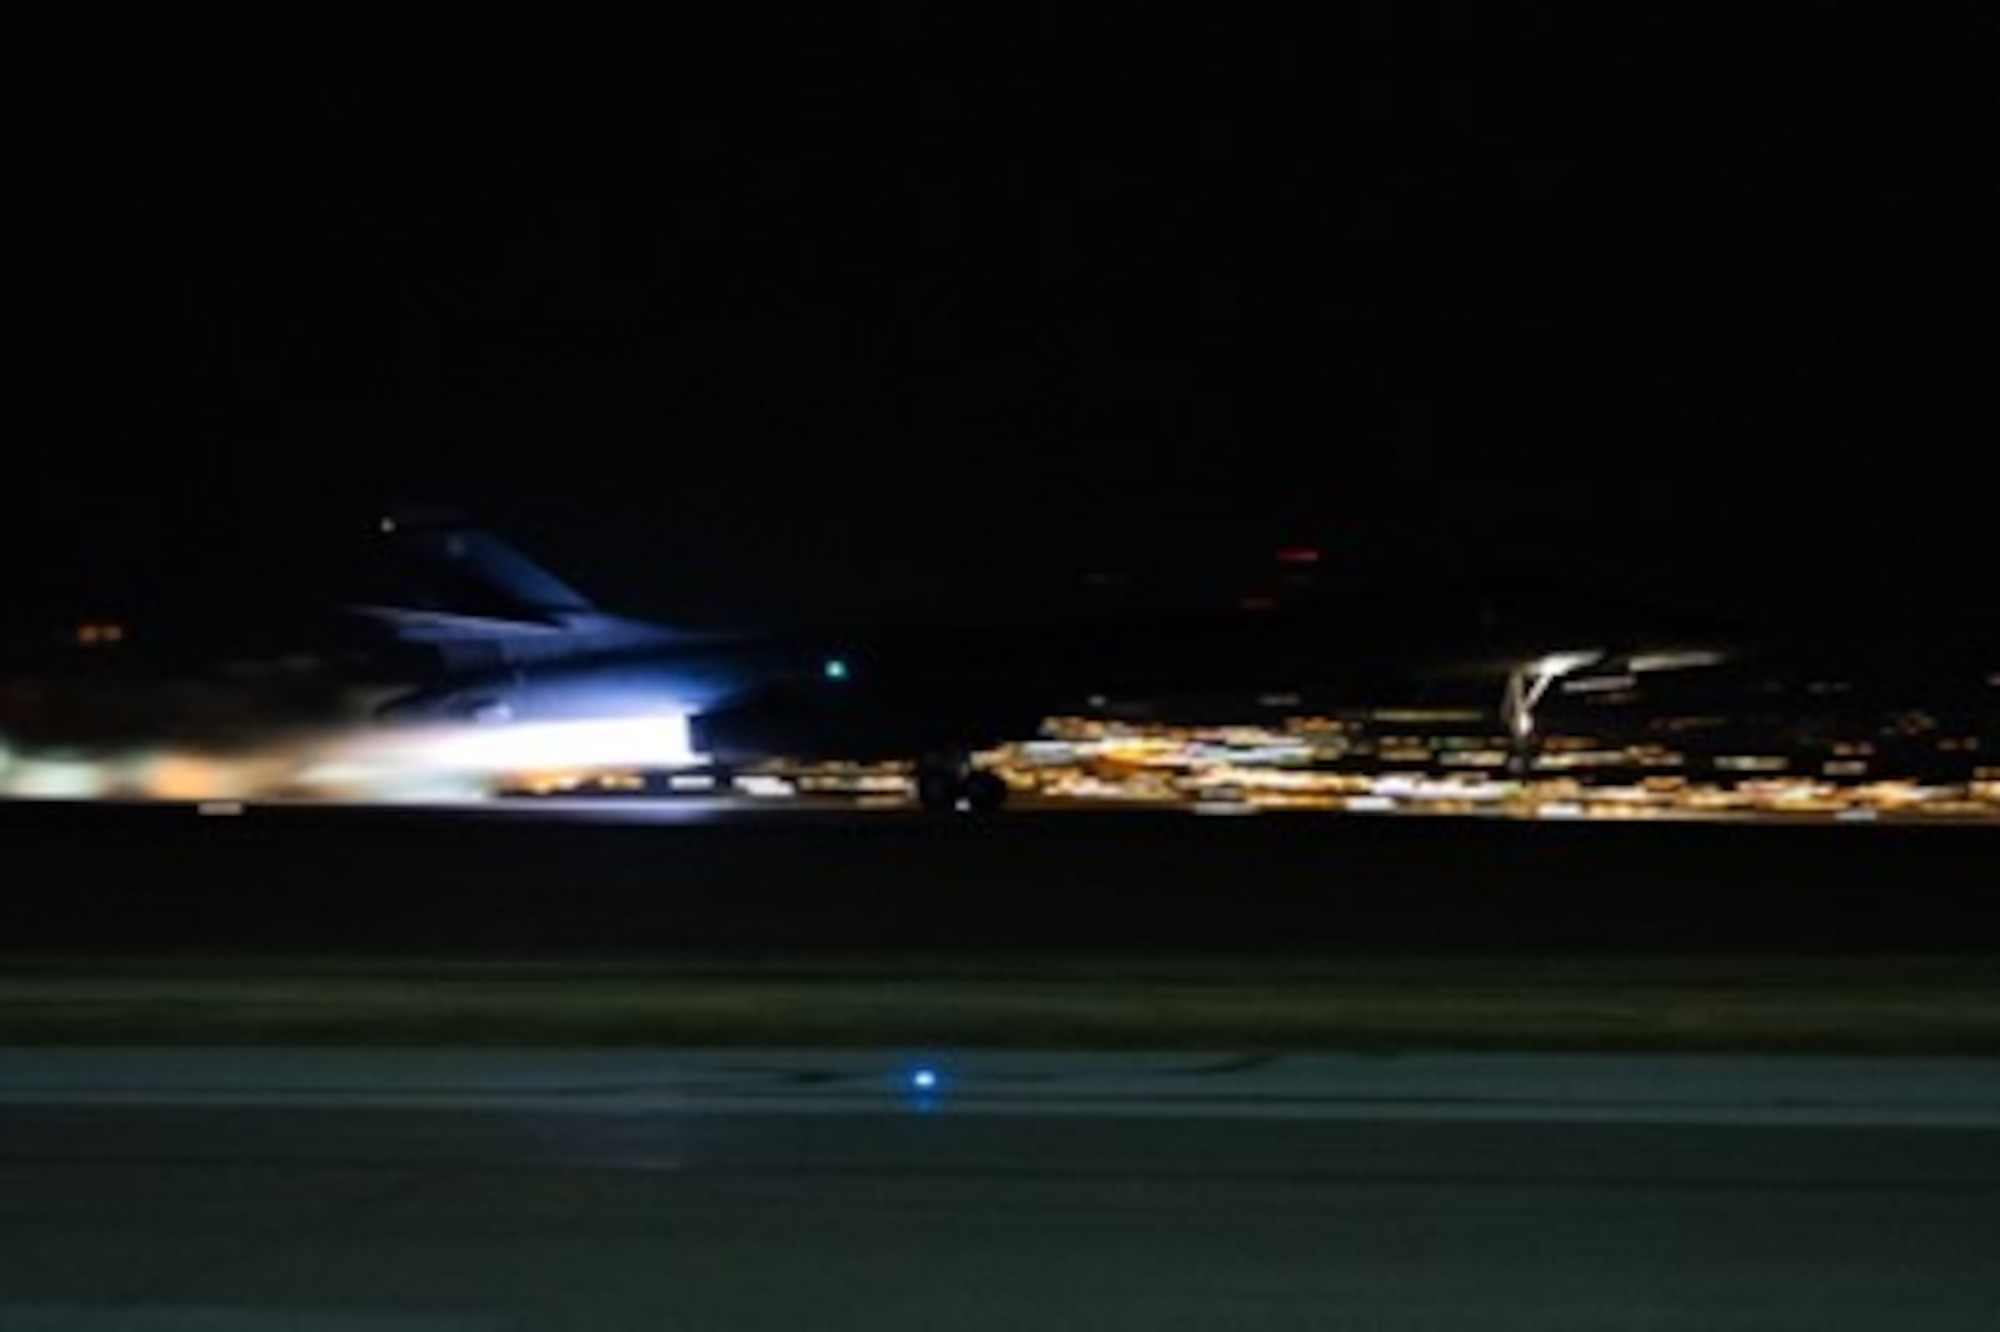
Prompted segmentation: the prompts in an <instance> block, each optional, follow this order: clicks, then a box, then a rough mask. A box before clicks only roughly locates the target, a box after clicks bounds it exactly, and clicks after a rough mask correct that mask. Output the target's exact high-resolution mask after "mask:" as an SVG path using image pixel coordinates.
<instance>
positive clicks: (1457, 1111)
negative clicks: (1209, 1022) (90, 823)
mask: <svg viewBox="0 0 2000 1332" xmlns="http://www.w3.org/2000/svg"><path fill="white" fill-rule="evenodd" d="M1996 1225H2000V1066H1996V1065H1995V1064H1993V1063H1992V1062H1983V1061H1907V1062H1896V1063H1890V1064H1877V1063H1873V1062H1869V1061H1851V1060H1804V1061H1800V1060H1780V1061H1770V1060H1739V1059H1714V1058H1710V1059H1686V1058H1682V1059H1631V1058H1624V1059H1593V1058H1580V1057H1570V1058H1538V1059H1524V1058H1519V1057H1501V1056H1492V1057H1469V1056H1461V1057H1425V1058H1416V1057H1412V1058H1399V1059H1369V1058H1365V1057H1338V1056H1326V1057H1317V1058H1294V1059H1278V1060H1271V1059H1259V1058H1255V1057H1249V1056H1237V1055H1228V1054H1213V1055H1175V1056H1152V1057H1134V1056H1124V1057H1109V1056H1089V1055H1077V1056H1071V1057H1056V1056H1048V1055H1013V1056H1002V1055H986V1056H980V1057H970V1056H953V1055H950V1054H948V1053H941V1052H936V1051H932V1052H917V1051H874V1052H870V1051H856V1052H851V1053H848V1054H844V1055H828V1054H824V1053H811V1052H803V1053H799V1052H793V1053H787V1052H783V1051H765V1052H757V1053H743V1054H738V1055H729V1056H719V1055H713V1054H709V1055H704V1054H699V1053H695V1052H686V1051H672V1050H650V1051H631V1052H625V1053H623V1054H618V1055H607V1054H587V1053H580V1052H568V1053H548V1052H537V1051H527V1050H519V1051H494V1052H486V1053H483V1054H469V1053H460V1054H455V1055H454V1054H415V1053H408V1052H405V1053H396V1052H384V1051H377V1052H358V1051H357V1052H300V1051H282V1050H273V1051H264V1052H260V1053H256V1054H251V1055H226V1054H222V1053H218V1052H199V1051H193V1052H190V1051H182V1052H176V1051H152V1052H140V1051H130V1052H117V1051H107V1052H96V1053H82V1052H60V1051H52V1052H44V1053H39V1054H37V1053H28V1052H12V1053H0V1326H5V1327H7V1328H9V1329H10V1332H103V1330H105V1329H122V1330H125V1332H240V1330H241V1329H245V1328H266V1327H285V1328H298V1329H306V1330H307V1332H447V1330H449V1332H472V1330H474V1329H481V1330H484V1329H501V1328H506V1329H514V1330H516V1332H539V1330H540V1329H557V1328H560V1329H571V1330H574V1329H597V1328H605V1329H648V1330H650V1329H658V1328H718V1329H721V1328H727V1329H732V1332H758V1330H760V1329H766V1328H769V1329H779V1328H782V1329H788V1330H789V1329H795V1328H799V1327H808V1326H809V1327H815V1328H825V1329H829V1330H831V1332H842V1330H843V1329H848V1328H855V1329H861V1328H868V1329H889V1328H904V1327H910V1328H917V1327H922V1328H933V1327H939V1326H947V1327H953V1328H960V1329H969V1330H976V1329H983V1328H995V1329H1001V1328H1005V1329H1010V1330H1011V1329H1017V1328H1023V1327H1034V1328H1074V1329H1094V1330H1101V1332H1121V1330H1122V1329H1126V1328H1132V1329H1140V1328H1144V1329H1147V1330H1148V1332H1152V1330H1154V1329H1161V1328H1190V1329H1191V1328H1225V1327H1228V1328H1234V1327H1245V1326H1253V1327H1257V1328H1260V1329H1288V1328H1300V1329H1305V1328H1311V1329H1323V1328H1327V1327H1341V1326H1366V1327H1373V1328H1383V1329H1423V1330H1426V1332H1429V1330H1434V1329H1452V1330H1454V1332H1457V1330H1460V1329H1475V1328H1477V1329H1482V1330H1484V1329H1501V1330H1502V1332H1506V1330H1507V1329H1515V1328H1521V1329H1529V1328H1532V1329H1537V1330H1540V1329H1548V1328H1585V1327H1589V1328H1600V1327H1646V1328H1652V1329H1679V1328H1687V1329H1702V1330H1703V1332H1716V1330H1718V1329H1731V1328H1758V1329H1800V1330H1801V1332H1804V1330H1805V1329H1811V1330H1812V1332H1841V1330H1842V1329H1849V1328H1854V1329H1860V1328H1868V1329H1879V1328H1883V1327H1896V1328H1899V1329H1909V1330H1910V1332H1941V1330H1943V1329H1966V1330H1967V1332H1970V1330H1972V1329H1979V1330H1980V1332H1984V1330H1985V1329H1987V1328H1990V1327H1991V1326H1992V1311H1993V1309H1994V1308H1996V1307H2000V1265H1995V1264H1994V1263H1993V1262H1992V1261H1991V1237H1992V1234H1993V1233H1994V1230H1995V1227H1996Z"/></svg>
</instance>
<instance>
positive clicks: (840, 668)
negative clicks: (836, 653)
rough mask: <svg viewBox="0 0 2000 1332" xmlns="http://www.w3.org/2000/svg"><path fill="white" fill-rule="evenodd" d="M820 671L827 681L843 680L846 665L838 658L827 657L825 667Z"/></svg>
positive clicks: (845, 675)
mask: <svg viewBox="0 0 2000 1332" xmlns="http://www.w3.org/2000/svg"><path fill="white" fill-rule="evenodd" d="M821 669H822V670H823V671H824V672H825V674H826V678H827V679H829V680H845V679H846V678H847V674H848V671H847V663H846V662H845V661H844V660H842V659H841V658H839V657H828V658H827V659H826V665H825V666H824V667H822V668H821Z"/></svg>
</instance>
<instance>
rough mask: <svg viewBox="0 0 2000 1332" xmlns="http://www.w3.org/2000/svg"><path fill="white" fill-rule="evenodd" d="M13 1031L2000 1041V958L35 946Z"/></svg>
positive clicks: (949, 1040)
mask: <svg viewBox="0 0 2000 1332" xmlns="http://www.w3.org/2000/svg"><path fill="white" fill-rule="evenodd" d="M0 1043H6V1044H11V1045H53V1044H64V1045H114V1044H115V1045H134V1044H181V1045H224V1046H228V1045H252V1044H287V1045H293V1044H315V1043H318V1044H328V1045H332V1044H339V1045H356V1044H360V1045H395V1046H444V1045H471V1046H478V1045H508V1046H520V1045H556V1046H565V1045H572V1046H573V1045H582V1046H589V1045H637V1044H644V1045H711V1046H729V1045H738V1046H781V1045H782V1046H911V1047H938V1046H960V1047H976V1046H986V1047H1016V1048H1019V1047H1036V1048H1049V1049H1065V1048H1068V1049H1078V1048H1089V1049H1106V1048H1130V1049H1173V1048H1186V1049H1195V1048H1199V1049H1218V1048H1222V1049H1259V1050H1354V1049H1367V1050H1490V1049H1510V1050H1579V1051H1583V1050H1587V1051H1745V1052H1752V1051H1754V1052H1798V1053H1870V1054H1932V1055H1935V1054H1981V1055H1990V1054H2000V958H1994V957H1986V956H1980V957H1921V958H1918V957H1911V958H1893V957H1891V958H1865V959H1864V958H1855V959H1842V958H1824V957H1814V958H1754V957H1731V958H1725V959H1692V958H1643V959H1629V960H1620V961H1606V960H1601V959H1592V960H1564V959H1550V958H1536V959H1520V958H1508V959H1467V958H1451V959H1435V960H1432V959H1380V958H1376V959H1353V960H1348V959H1343V960H1340V961H1338V962H1328V963H1323V964H1308V963H1297V962H1294V963H1285V964H1273V963H1270V962H1267V961H1248V960H1245V961H1228V960H1216V959H1204V960H1201V961H1174V962H1158V963H1148V962H1142V961H1133V960H1128V959H1107V960H1101V961H1091V960H1074V959H1063V960H1061V961H1051V960H1046V959H1035V958H1019V959H1012V960H1004V961H997V960H987V961H982V962H980V963H978V964H976V965H973V964H968V963H966V962H964V961H962V960H957V959H953V960H940V961H937V962H935V963H926V962H923V961H921V960H913V959H908V958H897V959H886V960H880V961H872V962H871V961H869V960H866V959H853V960H843V961H841V962H839V963H827V962H821V961H799V962H793V963H786V962H775V961H762V962H758V963H755V964H751V965H739V964H735V963H729V964H724V963H722V962H720V961H716V962H708V963H695V962H686V961H682V962H675V963H671V964H601V965H597V964H589V963H570V962H565V963H535V962H520V963H512V962H506V961H485V962H468V961H464V960H451V961H436V962H429V961H413V960H408V959H397V960H395V961H381V962H367V961H341V962H326V963H314V962H309V961H293V960H283V961H279V960H272V961H269V962H258V961H245V960H240V959H231V960H227V961H223V960H213V961H201V960H194V961H176V962H171V963H168V962H156V961H147V962H136V961H120V960H117V959H95V960H78V959H64V960H61V961H46V962H34V961H24V960H15V961H13V962H11V963H9V964H7V966H6V968H5V970H4V971H0Z"/></svg>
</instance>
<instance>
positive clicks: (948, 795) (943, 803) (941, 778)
mask: <svg viewBox="0 0 2000 1332" xmlns="http://www.w3.org/2000/svg"><path fill="white" fill-rule="evenodd" d="M916 789H917V804H918V805H919V806H920V807H921V808H922V809H923V810H924V812H925V813H928V814H991V813H993V812H994V811H995V810H997V809H999V808H1000V807H1001V806H1002V805H1004V804H1005V803H1006V802H1007V783H1006V782H1004V781H1002V780H1001V779H1000V776H999V774H998V773H992V772H988V771H986V770H985V769H984V768H975V767H973V766H972V762H971V760H970V759H968V758H967V757H966V756H965V755H963V754H934V755H928V756H926V757H925V758H923V759H921V760H919V761H918V763H917V773H916Z"/></svg>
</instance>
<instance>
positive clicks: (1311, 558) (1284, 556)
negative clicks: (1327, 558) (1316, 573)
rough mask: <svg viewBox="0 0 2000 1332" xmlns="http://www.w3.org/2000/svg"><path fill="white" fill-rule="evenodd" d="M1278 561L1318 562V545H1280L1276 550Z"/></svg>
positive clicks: (1284, 562)
mask: <svg viewBox="0 0 2000 1332" xmlns="http://www.w3.org/2000/svg"><path fill="white" fill-rule="evenodd" d="M1278 563H1280V564H1318V563H1319V547H1317V546H1285V547H1282V548H1280V549H1279V551H1278Z"/></svg>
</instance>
